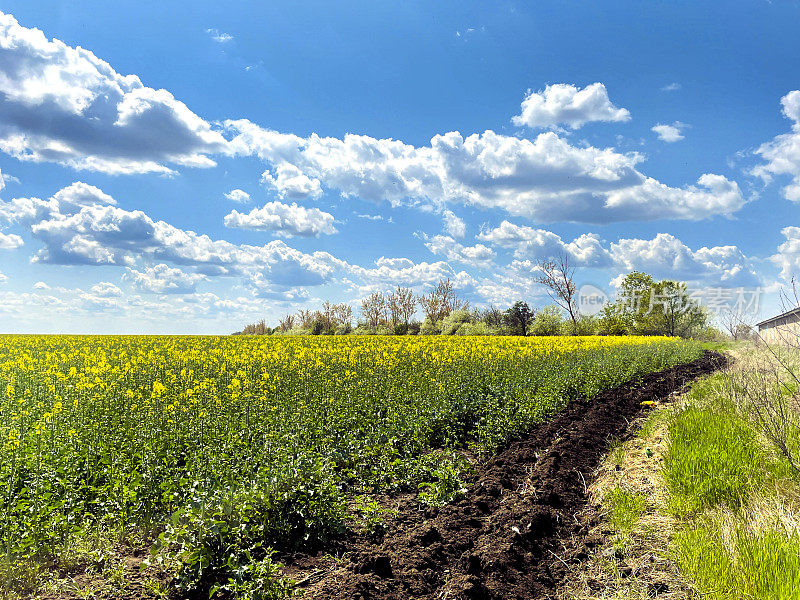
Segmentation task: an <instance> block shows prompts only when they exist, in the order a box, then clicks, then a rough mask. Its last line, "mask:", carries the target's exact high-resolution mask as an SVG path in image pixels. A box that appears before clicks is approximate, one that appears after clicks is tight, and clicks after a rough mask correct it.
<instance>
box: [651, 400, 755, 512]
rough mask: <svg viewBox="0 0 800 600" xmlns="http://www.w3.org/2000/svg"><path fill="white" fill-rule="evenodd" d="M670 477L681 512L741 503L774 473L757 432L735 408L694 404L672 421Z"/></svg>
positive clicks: (674, 503)
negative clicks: (717, 409) (713, 408)
mask: <svg viewBox="0 0 800 600" xmlns="http://www.w3.org/2000/svg"><path fill="white" fill-rule="evenodd" d="M669 436H670V444H669V447H668V449H667V452H666V454H665V456H664V479H665V481H666V484H667V488H668V489H669V492H670V508H671V509H672V510H673V511H674V512H675V513H676V514H679V515H688V514H691V513H695V512H697V511H699V510H701V509H703V508H706V507H711V506H715V505H719V504H724V505H727V506H729V507H731V508H734V509H735V508H738V507H739V506H741V504H742V502H743V501H744V500H746V499H747V496H748V495H749V493H750V492H751V490H753V489H754V488H755V487H757V486H759V485H760V484H762V483H763V482H764V481H765V479H766V478H767V477H769V474H770V469H771V465H770V462H769V460H768V456H767V454H766V452H765V451H764V450H763V448H762V447H761V445H760V444H759V442H758V440H757V439H756V436H755V433H754V432H753V431H752V429H750V427H749V426H748V425H747V424H746V423H744V422H743V421H741V420H739V419H738V418H737V417H736V416H735V415H733V414H731V413H719V412H714V411H711V410H708V409H702V408H694V407H691V408H688V409H686V410H684V411H682V412H680V413H679V414H677V415H676V417H675V419H674V421H673V422H672V424H671V425H670V427H669Z"/></svg>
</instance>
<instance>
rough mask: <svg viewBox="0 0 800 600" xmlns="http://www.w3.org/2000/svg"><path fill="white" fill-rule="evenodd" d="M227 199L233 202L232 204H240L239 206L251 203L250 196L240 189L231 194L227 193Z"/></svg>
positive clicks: (232, 191)
mask: <svg viewBox="0 0 800 600" xmlns="http://www.w3.org/2000/svg"><path fill="white" fill-rule="evenodd" d="M225 197H226V198H227V199H228V200H231V201H232V202H238V203H239V204H247V203H248V202H250V194H248V193H247V192H245V191H244V190H240V189H238V188H237V189H235V190H231V191H230V192H226V193H225Z"/></svg>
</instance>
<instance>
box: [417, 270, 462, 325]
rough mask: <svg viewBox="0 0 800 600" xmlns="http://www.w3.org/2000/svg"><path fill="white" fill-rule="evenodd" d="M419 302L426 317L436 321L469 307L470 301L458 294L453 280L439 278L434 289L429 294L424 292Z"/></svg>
mask: <svg viewBox="0 0 800 600" xmlns="http://www.w3.org/2000/svg"><path fill="white" fill-rule="evenodd" d="M419 303H420V305H421V306H422V311H423V312H424V313H425V317H426V318H428V319H430V320H431V321H432V322H434V323H435V322H436V321H439V320H441V319H444V318H445V317H446V316H448V315H449V314H450V313H452V312H455V311H457V310H468V309H469V302H468V301H466V300H462V299H460V298H459V297H458V296H456V292H455V288H454V287H453V282H452V281H450V279H449V278H448V279H441V280H439V283H437V284H436V287H435V288H434V289H433V290H431V291H430V292H429V293H428V294H422V295H421V296H420V297H419Z"/></svg>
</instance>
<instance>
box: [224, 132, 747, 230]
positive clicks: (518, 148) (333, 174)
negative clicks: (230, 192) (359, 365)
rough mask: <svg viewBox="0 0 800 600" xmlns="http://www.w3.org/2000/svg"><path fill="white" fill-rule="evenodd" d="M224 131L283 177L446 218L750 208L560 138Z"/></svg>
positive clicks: (673, 214)
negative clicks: (426, 142) (452, 210)
mask: <svg viewBox="0 0 800 600" xmlns="http://www.w3.org/2000/svg"><path fill="white" fill-rule="evenodd" d="M226 128H227V130H228V131H230V132H231V133H232V134H235V136H234V138H233V139H232V141H231V147H232V148H233V149H234V150H235V152H236V153H238V154H243V155H250V154H255V155H257V156H258V157H260V158H261V159H262V160H264V161H265V162H267V163H270V164H274V165H278V166H281V168H283V169H285V166H284V165H287V164H291V165H293V166H294V167H295V169H294V170H292V171H291V173H293V174H294V175H296V174H297V172H300V173H303V174H304V175H305V177H306V178H307V179H308V180H309V181H313V182H315V184H316V183H319V184H320V185H325V186H327V187H330V188H332V189H336V190H338V191H339V192H340V193H341V194H342V196H344V197H360V198H363V199H365V200H371V201H374V202H381V201H388V202H389V203H391V204H392V205H402V204H407V203H409V202H411V203H421V204H425V205H428V206H438V207H439V208H440V209H442V210H443V209H444V205H445V204H446V203H465V204H472V205H476V206H480V207H483V208H496V209H500V210H504V211H506V212H508V213H509V214H511V215H515V216H521V217H526V218H530V219H534V220H537V221H541V222H556V221H572V222H589V223H605V222H610V221H626V220H632V219H665V218H670V219H675V218H677V219H692V220H699V219H704V218H708V217H711V216H713V215H715V214H725V215H727V214H730V213H732V212H735V211H736V210H738V209H739V208H741V206H742V205H743V204H744V199H743V198H742V196H741V192H740V191H739V187H738V185H737V184H736V183H735V182H732V181H729V180H727V179H726V178H724V177H722V176H721V175H712V174H705V175H703V176H702V177H700V179H699V180H698V185H690V186H685V187H681V188H676V187H670V186H667V185H665V184H663V183H660V182H658V181H656V180H655V179H652V178H649V177H646V176H645V175H643V174H642V173H640V172H639V171H638V170H637V165H638V163H640V162H641V161H642V157H641V156H640V155H638V154H635V153H632V154H620V153H618V152H616V151H614V150H613V149H608V148H607V149H599V148H594V147H591V146H589V147H576V146H573V145H571V144H570V143H569V142H568V141H567V140H565V139H563V138H561V137H559V136H558V135H557V134H556V133H554V132H545V133H541V134H539V135H538V136H537V137H536V138H535V139H533V140H526V139H519V138H516V137H511V136H505V135H500V134H497V133H495V132H493V131H485V132H484V133H482V134H473V135H470V136H468V137H466V138H464V137H463V136H462V135H461V134H460V133H458V132H450V133H446V134H443V135H436V136H434V137H433V138H432V139H431V145H430V146H423V147H415V146H411V145H409V144H405V143H403V142H400V141H397V140H390V139H384V140H379V139H375V138H371V137H368V136H358V135H350V134H348V135H346V136H345V137H344V138H343V139H337V138H323V137H319V136H317V135H311V136H310V137H308V138H300V137H298V136H295V135H291V134H282V133H279V132H276V131H270V130H266V129H262V128H260V127H259V126H257V125H255V124H253V123H251V122H250V121H246V120H240V121H227V122H226ZM276 168H277V167H276ZM287 172H288V171H287ZM279 180H280V177H279V176H278V178H277V179H275V181H276V182H279ZM276 185H279V183H276ZM301 187H302V186H301ZM703 188H706V189H703ZM303 193H305V192H303Z"/></svg>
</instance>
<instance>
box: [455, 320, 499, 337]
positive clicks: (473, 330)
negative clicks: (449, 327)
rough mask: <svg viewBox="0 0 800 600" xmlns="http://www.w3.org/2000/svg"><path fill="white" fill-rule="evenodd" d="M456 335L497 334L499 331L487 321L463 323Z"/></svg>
mask: <svg viewBox="0 0 800 600" xmlns="http://www.w3.org/2000/svg"><path fill="white" fill-rule="evenodd" d="M455 335H497V331H496V330H494V329H492V328H491V327H489V326H488V325H487V324H486V323H483V322H481V323H462V324H461V326H460V327H459V328H458V329H457V330H456V333H455Z"/></svg>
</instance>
